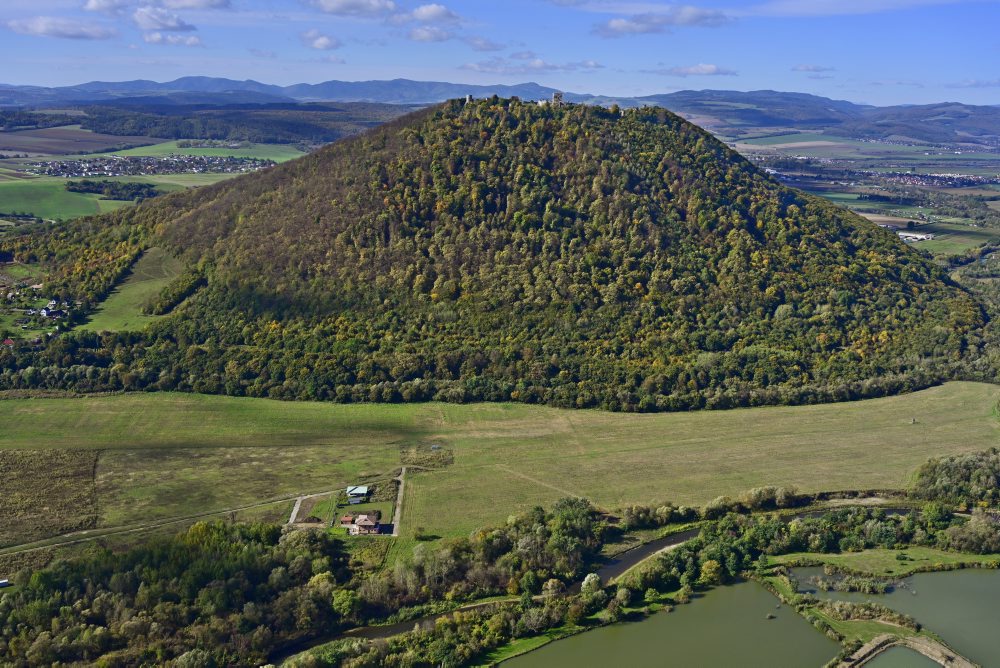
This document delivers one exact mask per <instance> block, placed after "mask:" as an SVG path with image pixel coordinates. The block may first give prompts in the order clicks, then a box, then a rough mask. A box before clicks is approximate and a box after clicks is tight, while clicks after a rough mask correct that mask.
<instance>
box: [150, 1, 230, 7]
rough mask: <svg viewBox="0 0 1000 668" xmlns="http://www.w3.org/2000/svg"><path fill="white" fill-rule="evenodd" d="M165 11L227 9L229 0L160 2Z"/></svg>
mask: <svg viewBox="0 0 1000 668" xmlns="http://www.w3.org/2000/svg"><path fill="white" fill-rule="evenodd" d="M160 3H161V4H162V5H163V6H164V7H166V8H167V9H229V8H230V7H231V6H232V3H231V2H230V0H160Z"/></svg>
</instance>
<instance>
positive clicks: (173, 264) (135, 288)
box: [80, 248, 183, 332]
mask: <svg viewBox="0 0 1000 668" xmlns="http://www.w3.org/2000/svg"><path fill="white" fill-rule="evenodd" d="M182 268H183V267H182V266H181V263H180V261H178V260H177V259H176V258H174V257H173V256H171V255H169V254H168V253H166V252H164V251H163V250H162V249H160V248H150V249H149V250H147V251H146V252H145V253H143V255H142V257H141V258H139V261H138V262H136V263H135V266H134V267H133V268H132V273H130V274H129V276H128V278H126V279H125V281H124V282H123V283H122V284H121V285H119V286H118V287H117V288H115V289H114V291H112V293H111V294H110V295H108V298H107V299H105V300H104V302H103V303H102V304H101V305H100V306H99V307H98V308H97V310H96V311H95V312H94V314H93V315H92V316H91V317H90V319H89V320H88V321H87V322H86V323H85V324H84V325H81V326H80V329H89V330H93V331H97V332H101V331H107V332H120V331H137V330H140V329H143V328H145V327H146V325H148V324H149V323H151V322H154V321H156V320H159V319H160V318H162V317H163V316H155V315H145V314H144V313H143V312H142V309H143V306H145V304H146V302H148V301H149V300H151V299H152V298H154V297H156V295H158V294H159V292H160V290H162V289H163V288H165V287H166V286H167V285H168V284H169V283H170V281H172V280H173V279H174V278H176V277H177V275H178V274H180V272H181V269H182Z"/></svg>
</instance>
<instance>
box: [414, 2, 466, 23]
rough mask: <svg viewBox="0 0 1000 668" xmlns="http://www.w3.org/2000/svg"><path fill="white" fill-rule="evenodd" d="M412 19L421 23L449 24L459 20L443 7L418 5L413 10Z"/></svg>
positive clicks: (454, 14) (453, 13) (456, 15)
mask: <svg viewBox="0 0 1000 668" xmlns="http://www.w3.org/2000/svg"><path fill="white" fill-rule="evenodd" d="M413 18H414V20H416V21H421V22H423V23H451V22H454V21H458V20H459V18H460V17H459V16H458V14H456V13H455V12H453V11H451V10H450V9H448V8H447V7H445V6H444V5H439V4H436V3H435V4H430V5H420V6H419V7H417V8H416V9H414V10H413Z"/></svg>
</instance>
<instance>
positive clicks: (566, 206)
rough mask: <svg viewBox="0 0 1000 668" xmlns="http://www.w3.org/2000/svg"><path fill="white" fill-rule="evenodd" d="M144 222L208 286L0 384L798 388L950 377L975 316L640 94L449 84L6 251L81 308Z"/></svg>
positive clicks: (877, 243) (31, 361) (262, 388)
mask: <svg viewBox="0 0 1000 668" xmlns="http://www.w3.org/2000/svg"><path fill="white" fill-rule="evenodd" d="M152 245H161V246H165V247H167V248H168V249H169V250H170V251H172V252H173V253H176V254H178V255H179V256H180V257H182V258H183V259H184V260H185V261H186V262H187V263H188V264H189V266H190V267H191V269H192V271H193V272H194V273H188V274H185V276H183V277H181V278H180V279H178V281H179V283H177V284H174V285H172V286H168V288H167V290H166V291H165V293H164V295H162V297H163V299H161V300H160V301H161V302H162V303H165V304H170V305H172V304H173V303H175V302H177V301H178V300H177V299H176V298H174V297H171V295H175V296H176V295H187V294H189V293H190V292H191V291H190V289H189V288H190V286H191V285H192V280H193V279H192V276H194V275H197V276H199V277H204V281H205V283H206V285H205V287H203V288H201V289H199V290H197V292H195V293H194V294H193V295H191V296H190V297H188V298H187V299H186V301H184V303H183V305H182V306H181V307H180V308H178V309H177V310H176V311H175V312H174V314H173V315H172V316H171V317H169V318H167V319H166V320H163V321H161V322H159V323H157V324H156V325H154V326H153V327H151V328H150V329H149V330H147V331H146V332H144V333H142V334H137V333H128V334H105V335H96V334H89V333H76V334H72V333H71V334H69V335H66V336H61V337H59V338H58V340H56V341H54V342H53V343H51V344H50V345H49V347H48V348H47V350H45V351H43V352H32V351H23V350H22V351H19V350H15V351H13V352H11V353H9V354H4V355H3V356H2V357H0V386H2V387H5V388H21V387H29V386H36V385H37V386H43V387H47V388H48V387H63V388H73V389H76V390H81V391H94V390H118V389H126V390H135V389H180V390H193V391H199V392H212V393H222V392H224V393H228V394H234V395H249V396H270V397H275V398H287V399H320V400H336V401H411V400H429V399H439V400H448V401H469V400H511V399H513V400H519V401H527V402H540V403H548V404H551V405H557V406H579V407H587V406H600V407H604V408H609V409H617V410H671V409H675V410H676V409H689V408H700V407H717V408H724V407H731V406H740V405H755V404H765V403H808V402H816V401H825V400H831V399H853V398H858V397H862V396H876V395H881V394H888V393H893V392H899V391H903V390H907V389H914V388H917V387H922V386H926V385H928V384H931V383H933V382H937V381H939V380H941V379H943V378H946V377H949V376H950V375H952V374H954V373H955V371H954V370H955V368H957V367H959V366H961V365H963V364H965V362H966V360H968V359H969V358H970V357H972V356H974V355H975V354H976V353H977V352H978V350H979V347H980V343H981V341H980V339H979V330H980V328H981V326H982V325H983V323H984V320H985V316H984V314H983V311H982V309H981V308H980V306H979V305H978V304H977V302H976V301H975V300H974V299H972V298H971V297H970V296H969V295H968V294H966V293H965V292H964V291H962V290H961V289H959V288H957V287H956V286H955V285H954V284H952V283H951V282H950V281H949V279H948V278H947V276H946V275H945V274H944V272H942V271H941V270H940V269H938V268H936V267H935V266H933V265H932V264H931V263H930V262H928V261H927V260H925V259H924V258H922V257H921V256H920V255H919V254H917V253H915V252H913V251H911V250H909V249H908V248H906V247H905V246H904V245H903V244H902V243H901V242H900V241H899V239H898V238H897V237H896V235H894V234H892V233H891V232H889V231H886V230H882V229H879V228H877V227H875V226H874V225H871V224H870V223H868V222H867V221H865V220H863V219H861V218H859V217H857V216H855V215H853V214H851V213H849V212H846V211H844V210H842V209H839V208H837V207H835V206H833V205H831V204H828V203H825V202H823V201H822V200H819V199H817V198H814V197H810V196H808V195H805V194H803V193H801V192H799V191H795V190H792V189H789V188H785V187H783V186H781V185H780V184H778V183H776V182H775V181H773V180H772V179H770V178H769V177H767V176H765V175H763V174H762V173H760V172H759V171H757V170H756V169H754V167H753V166H752V165H750V163H748V162H747V161H745V160H744V159H742V158H741V157H739V156H738V155H737V154H735V153H734V152H732V151H730V150H729V149H727V148H726V147H725V146H724V145H722V144H721V143H720V142H718V141H717V140H715V139H714V138H712V137H711V136H710V135H709V134H708V133H706V132H704V131H702V130H700V129H699V128H697V127H695V126H693V125H691V124H689V123H687V122H685V121H683V120H682V119H680V118H679V117H677V116H674V115H673V114H671V113H669V112H667V111H665V110H663V109H655V108H645V109H637V110H628V111H625V112H620V111H619V110H618V109H604V108H600V107H588V106H580V105H564V106H561V105H547V106H539V105H537V104H524V103H521V102H519V101H517V100H500V99H490V100H485V101H478V102H474V103H472V104H469V105H464V104H462V103H460V102H451V103H448V104H445V105H442V106H439V107H435V108H433V109H428V110H425V111H422V112H418V113H416V114H413V115H410V116H408V117H406V118H404V119H400V120H397V121H394V122H391V123H388V124H386V125H384V126H382V127H380V128H377V129H376V130H373V131H371V132H369V133H367V134H365V135H363V136H361V137H357V138H353V139H349V140H345V141H342V142H338V143H336V144H334V145H332V146H330V147H328V148H326V149H324V150H322V151H320V152H318V153H316V154H313V155H310V156H307V157H305V158H303V159H301V160H297V161H294V162H292V163H289V164H287V165H283V166H280V167H278V168H275V169H272V170H268V171H266V172H263V173H260V174H255V175H252V176H248V177H242V178H239V179H236V180H234V181H231V182H227V183H223V184H219V185H216V186H212V187H208V188H202V189H198V190H197V191H189V192H185V193H178V194H175V195H171V196H168V197H164V198H159V199H157V200H155V201H152V202H148V203H146V204H143V205H142V206H139V207H138V208H135V209H130V210H127V211H119V212H116V213H114V214H110V215H108V216H105V217H103V218H98V219H91V220H88V221H85V222H83V223H78V224H77V225H76V226H74V227H73V228H72V230H70V229H68V228H65V227H62V228H56V229H53V230H51V231H49V232H47V233H43V234H35V235H30V236H21V237H15V238H13V239H8V240H5V241H3V242H2V245H0V252H3V251H7V252H8V253H10V254H13V255H15V256H17V257H18V258H29V257H37V258H40V259H44V260H46V261H47V262H49V263H50V264H51V265H52V267H53V275H52V277H51V278H50V283H51V284H52V285H55V286H58V288H59V289H60V290H62V291H65V292H67V293H70V294H72V295H73V296H75V297H77V298H82V299H84V300H87V301H88V302H90V303H93V301H94V300H95V299H96V298H99V296H100V295H102V294H105V293H106V292H107V291H108V289H109V288H110V287H111V285H112V284H113V283H114V281H115V280H117V278H118V277H120V276H121V275H122V273H123V272H124V271H125V270H126V269H127V265H128V263H129V262H130V261H132V260H133V259H134V258H135V257H136V256H137V254H138V252H139V251H140V250H141V249H142V248H143V247H148V246H152ZM87 255H90V256H94V255H100V256H101V257H102V260H103V261H102V262H101V263H100V264H99V265H98V266H94V265H92V264H90V263H87V262H85V261H83V260H81V258H82V257H86V256H87ZM66 260H68V261H69V262H66ZM67 266H72V267H73V269H72V270H69V269H67V268H66V267H67ZM199 285H200V283H199ZM29 368H30V369H31V372H30V374H29V372H28V369H29Z"/></svg>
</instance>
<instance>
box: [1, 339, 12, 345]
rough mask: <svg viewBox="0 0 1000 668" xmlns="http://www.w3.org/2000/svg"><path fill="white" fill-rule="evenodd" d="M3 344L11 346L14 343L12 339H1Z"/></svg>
mask: <svg viewBox="0 0 1000 668" xmlns="http://www.w3.org/2000/svg"><path fill="white" fill-rule="evenodd" d="M3 344H4V345H5V346H13V345H14V339H4V340H3Z"/></svg>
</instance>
